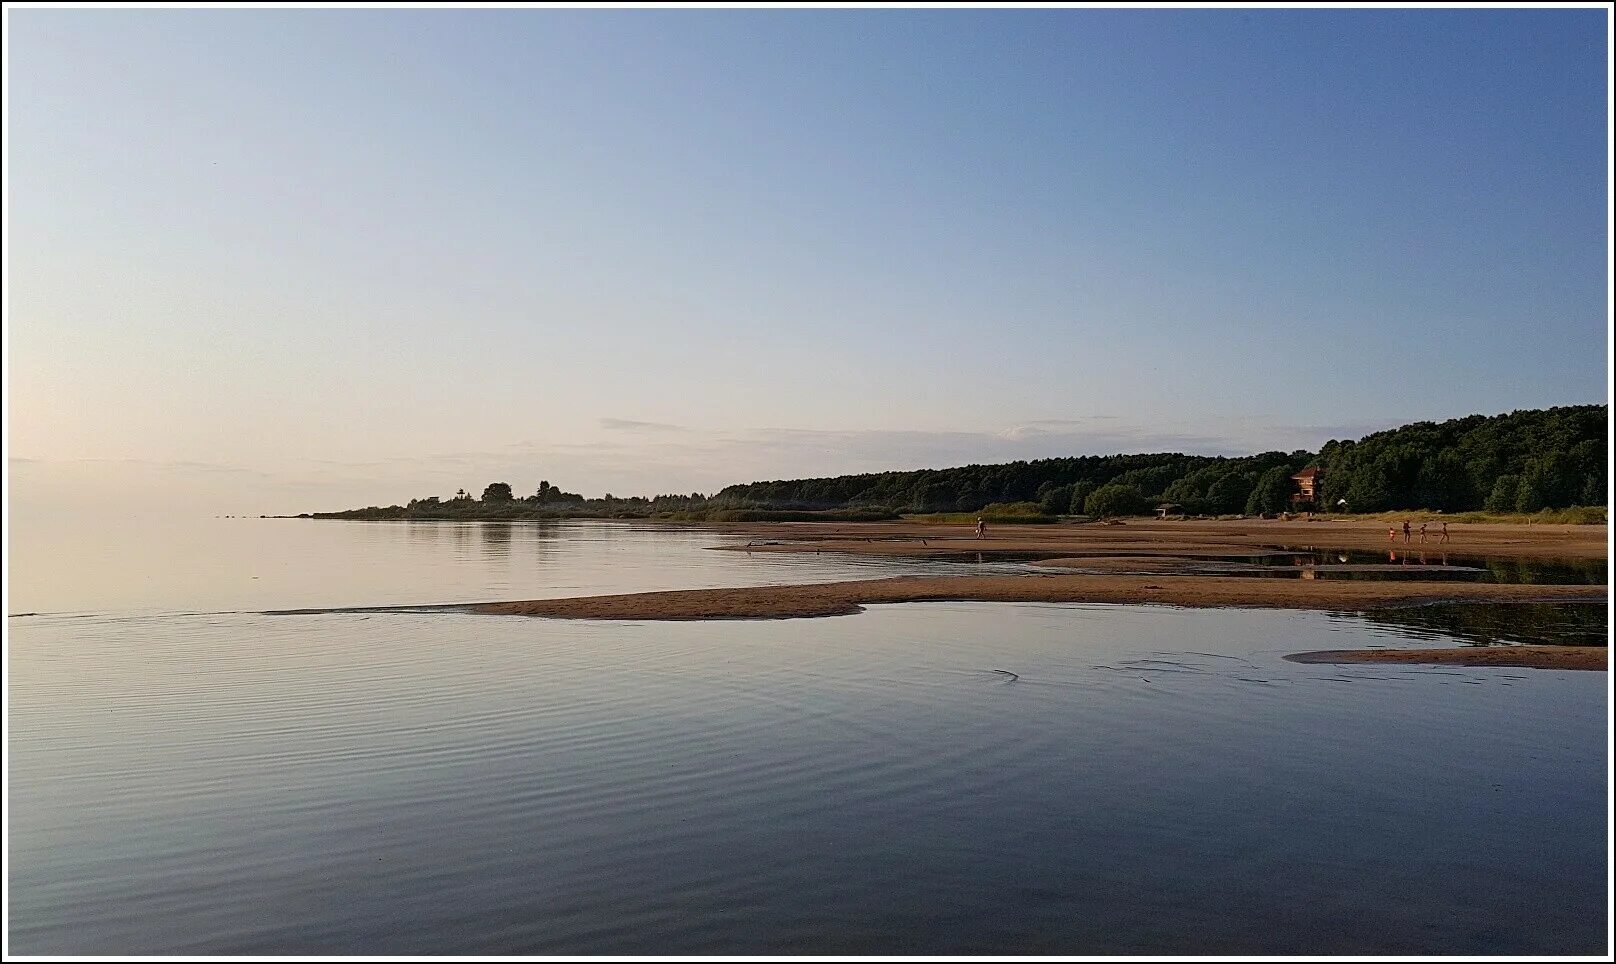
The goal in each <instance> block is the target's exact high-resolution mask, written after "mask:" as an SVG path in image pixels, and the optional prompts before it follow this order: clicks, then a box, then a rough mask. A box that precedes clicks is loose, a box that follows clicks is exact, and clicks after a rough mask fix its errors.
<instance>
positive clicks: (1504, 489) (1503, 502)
mask: <svg viewBox="0 0 1616 964" xmlns="http://www.w3.org/2000/svg"><path fill="white" fill-rule="evenodd" d="M1520 489H1521V479H1520V476H1517V475H1500V476H1499V477H1498V481H1496V482H1494V483H1493V491H1492V493H1491V494H1489V495H1488V496H1487V501H1486V503H1484V504H1483V508H1485V509H1486V510H1487V511H1488V512H1514V511H1515V500H1516V498H1517V496H1518V495H1519V493H1520Z"/></svg>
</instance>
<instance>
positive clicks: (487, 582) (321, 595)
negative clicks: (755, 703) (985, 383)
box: [9, 518, 940, 614]
mask: <svg viewBox="0 0 1616 964" xmlns="http://www.w3.org/2000/svg"><path fill="white" fill-rule="evenodd" d="M15 521H16V524H14V525H13V527H12V530H11V532H10V538H11V552H12V556H13V558H16V559H23V560H27V565H20V566H15V567H13V569H12V571H11V573H10V576H11V583H10V587H9V589H10V607H11V608H10V614H16V613H24V612H36V613H102V612H147V613H155V612H170V613H172V612H218V611H242V610H249V611H262V610H268V609H302V608H320V607H326V608H330V607H349V606H355V607H357V606H397V605H404V606H409V605H416V604H426V603H467V602H482V601H488V600H500V599H542V598H554V597H558V596H575V595H597V594H605V593H614V592H645V591H650V590H659V589H692V588H712V587H720V586H755V585H760V584H771V583H797V582H829V581H834V580H839V579H868V578H877V577H883V576H891V575H895V574H900V573H905V572H928V571H939V569H940V567H939V565H938V564H937V563H934V562H927V561H921V560H907V561H906V560H884V559H876V558H871V557H859V556H836V555H830V554H826V555H822V556H821V555H814V554H796V553H792V554H779V553H757V554H747V553H741V552H714V551H710V550H709V549H708V548H707V547H709V546H715V545H724V544H734V543H736V542H739V541H742V540H741V539H740V538H739V537H736V536H731V535H726V534H722V533H714V532H707V531H702V530H699V529H675V528H668V527H658V526H647V525H640V524H632V523H612V522H590V521H577V522H516V523H509V522H494V523H460V522H396V523H393V522H384V523H377V522H340V521H334V520H319V521H314V520H308V519H203V520H196V521H192V522H186V523H183V524H162V523H154V522H149V521H143V520H138V519H135V520H131V519H110V520H80V519H74V520H68V522H67V523H61V522H59V521H58V522H55V523H53V524H51V525H38V524H36V523H35V522H34V520H30V519H26V518H24V519H19V520H15Z"/></svg>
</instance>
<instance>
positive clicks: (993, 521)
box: [903, 502, 1060, 526]
mask: <svg viewBox="0 0 1616 964" xmlns="http://www.w3.org/2000/svg"><path fill="white" fill-rule="evenodd" d="M903 518H904V519H905V521H908V522H919V523H921V524H923V525H976V520H977V519H981V520H982V521H983V522H986V523H988V524H989V525H1021V526H1024V525H1049V524H1050V523H1053V522H1059V521H1060V516H1058V515H1046V514H1045V513H1044V507H1043V506H1041V505H1039V504H1038V503H1036V502H995V503H993V504H992V505H989V506H986V507H984V508H983V509H982V510H981V511H980V512H923V513H917V514H915V515H906V516H904V517H903Z"/></svg>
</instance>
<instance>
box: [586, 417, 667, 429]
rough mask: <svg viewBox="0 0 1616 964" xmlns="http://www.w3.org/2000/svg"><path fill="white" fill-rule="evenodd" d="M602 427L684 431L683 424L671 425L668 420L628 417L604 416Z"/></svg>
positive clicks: (601, 422) (601, 421)
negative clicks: (651, 420) (653, 420)
mask: <svg viewBox="0 0 1616 964" xmlns="http://www.w3.org/2000/svg"><path fill="white" fill-rule="evenodd" d="M600 427H601V428H604V429H609V430H611V431H613V432H683V431H685V427H684V426H683V425H669V424H668V423H667V422H637V421H634V420H633V419H627V418H603V419H601V420H600Z"/></svg>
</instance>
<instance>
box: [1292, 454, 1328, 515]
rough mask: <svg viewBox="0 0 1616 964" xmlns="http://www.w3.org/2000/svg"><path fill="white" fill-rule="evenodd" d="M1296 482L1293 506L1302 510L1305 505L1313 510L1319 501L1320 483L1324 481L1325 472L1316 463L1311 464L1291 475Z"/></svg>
mask: <svg viewBox="0 0 1616 964" xmlns="http://www.w3.org/2000/svg"><path fill="white" fill-rule="evenodd" d="M1291 481H1292V482H1295V483H1296V491H1295V492H1293V493H1291V507H1292V508H1293V509H1297V510H1301V509H1302V507H1303V506H1304V505H1305V506H1306V507H1307V509H1309V510H1311V509H1312V508H1313V507H1314V506H1315V505H1318V503H1319V485H1320V484H1321V483H1322V482H1323V481H1324V473H1323V472H1322V471H1320V469H1319V467H1318V466H1316V465H1310V466H1308V467H1307V468H1305V469H1303V470H1302V471H1300V472H1298V473H1296V474H1295V475H1293V476H1291Z"/></svg>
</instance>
